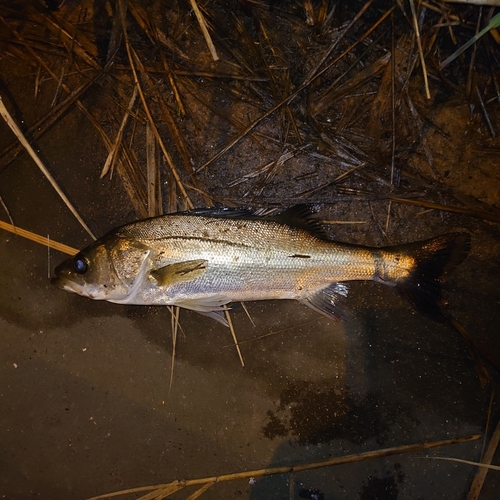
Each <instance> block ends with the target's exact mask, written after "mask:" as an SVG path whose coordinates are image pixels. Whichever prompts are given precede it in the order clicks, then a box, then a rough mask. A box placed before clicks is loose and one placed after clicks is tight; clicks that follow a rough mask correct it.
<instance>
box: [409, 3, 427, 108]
mask: <svg viewBox="0 0 500 500" xmlns="http://www.w3.org/2000/svg"><path fill="white" fill-rule="evenodd" d="M410 7H411V15H412V18H413V29H414V30H415V36H416V37H417V46H418V53H419V55H420V64H421V65H422V74H423V75H424V85H425V96H426V97H427V99H430V98H431V92H430V90H429V80H428V78H427V66H426V64H425V57H424V49H423V48H422V40H421V38H420V28H419V27H418V20H417V11H416V9H415V2H414V0H410Z"/></svg>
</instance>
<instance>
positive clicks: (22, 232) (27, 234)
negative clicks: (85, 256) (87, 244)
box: [0, 220, 78, 255]
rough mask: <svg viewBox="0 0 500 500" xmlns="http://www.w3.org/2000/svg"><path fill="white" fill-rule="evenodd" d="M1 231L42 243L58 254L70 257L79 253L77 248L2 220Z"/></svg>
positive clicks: (0, 223)
mask: <svg viewBox="0 0 500 500" xmlns="http://www.w3.org/2000/svg"><path fill="white" fill-rule="evenodd" d="M0 229H5V231H10V232H11V233H14V234H17V235H18V236H22V237H23V238H26V239H27V240H31V241H34V242H35V243H40V245H43V246H48V247H49V248H53V249H54V250H57V251H58V252H62V253H66V254H68V255H76V254H77V253H78V249H77V248H73V247H69V246H68V245H64V244H63V243H58V242H57V241H53V240H49V239H47V237H46V236H40V235H39V234H36V233H32V232H31V231H26V229H21V228H20V227H17V226H14V225H13V224H9V223H8V222H4V221H1V220H0Z"/></svg>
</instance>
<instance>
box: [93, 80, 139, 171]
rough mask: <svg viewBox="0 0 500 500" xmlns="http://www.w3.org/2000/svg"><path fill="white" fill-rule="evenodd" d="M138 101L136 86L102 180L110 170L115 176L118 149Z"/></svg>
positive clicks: (105, 166)
mask: <svg viewBox="0 0 500 500" xmlns="http://www.w3.org/2000/svg"><path fill="white" fill-rule="evenodd" d="M136 99H137V86H135V85H134V91H133V92H132V97H131V98H130V101H129V103H128V107H127V110H126V112H125V113H124V115H123V119H122V122H121V124H120V128H119V129H118V133H117V134H116V138H115V141H114V143H113V145H112V146H111V150H110V151H109V154H108V157H107V158H106V161H105V162H104V166H103V167H102V171H101V177H100V178H101V179H102V178H103V177H104V176H105V175H106V174H107V173H108V171H109V170H111V175H113V167H114V165H115V162H116V159H117V157H118V149H119V147H120V144H121V142H122V138H123V131H124V130H125V127H126V125H127V122H128V119H129V117H130V114H131V113H132V109H133V107H134V104H135V100H136Z"/></svg>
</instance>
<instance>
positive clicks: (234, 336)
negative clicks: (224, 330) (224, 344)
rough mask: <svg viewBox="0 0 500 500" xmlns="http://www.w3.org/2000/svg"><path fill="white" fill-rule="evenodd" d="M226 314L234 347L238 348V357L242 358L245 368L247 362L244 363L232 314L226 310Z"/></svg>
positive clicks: (241, 361)
mask: <svg viewBox="0 0 500 500" xmlns="http://www.w3.org/2000/svg"><path fill="white" fill-rule="evenodd" d="M224 313H225V315H226V319H227V323H228V325H229V329H230V330H231V335H232V336H233V340H234V346H235V347H236V351H237V352H238V357H239V358H240V363H241V366H245V362H244V361H243V356H242V355H241V349H240V346H239V345H238V339H237V338H236V332H235V330H234V326H233V322H232V320H231V314H230V313H229V310H228V309H225V310H224Z"/></svg>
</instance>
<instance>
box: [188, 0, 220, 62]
mask: <svg viewBox="0 0 500 500" xmlns="http://www.w3.org/2000/svg"><path fill="white" fill-rule="evenodd" d="M189 1H190V3H191V7H192V8H193V11H194V14H195V16H196V19H197V20H198V24H199V25H200V28H201V32H202V33H203V36H204V38H205V41H206V42H207V46H208V49H209V50H210V54H211V55H212V59H213V60H214V61H218V60H219V56H218V55H217V50H216V49H215V45H214V43H213V42H212V37H211V36H210V33H209V32H208V28H207V23H206V22H205V17H204V16H203V14H202V13H201V11H200V9H199V8H198V4H197V3H196V0H189Z"/></svg>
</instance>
